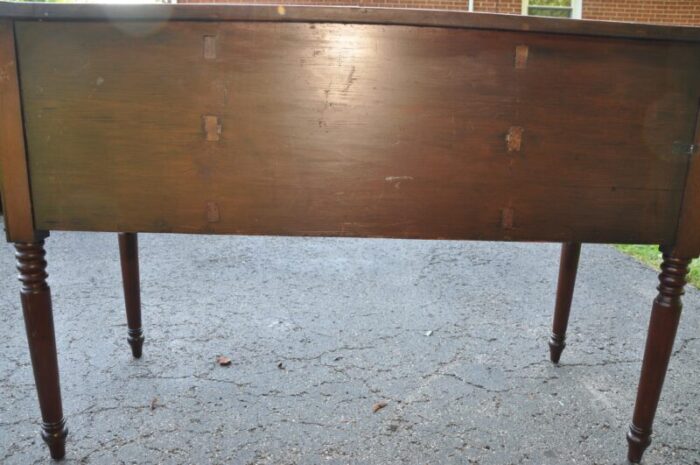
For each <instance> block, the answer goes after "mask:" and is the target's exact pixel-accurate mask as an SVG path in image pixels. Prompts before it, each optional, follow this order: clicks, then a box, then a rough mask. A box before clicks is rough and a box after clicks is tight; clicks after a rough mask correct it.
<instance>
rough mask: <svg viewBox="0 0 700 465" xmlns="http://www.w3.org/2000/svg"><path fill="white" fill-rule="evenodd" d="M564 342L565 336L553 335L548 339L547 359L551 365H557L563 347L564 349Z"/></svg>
mask: <svg viewBox="0 0 700 465" xmlns="http://www.w3.org/2000/svg"><path fill="white" fill-rule="evenodd" d="M565 340H566V337H565V336H563V335H562V336H560V335H558V334H554V333H552V335H551V336H550V337H549V359H550V360H551V361H552V363H559V359H560V358H561V353H562V352H564V347H566V342H565Z"/></svg>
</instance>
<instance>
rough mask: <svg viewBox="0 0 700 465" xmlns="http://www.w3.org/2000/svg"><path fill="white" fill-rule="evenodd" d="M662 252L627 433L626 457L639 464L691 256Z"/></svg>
mask: <svg viewBox="0 0 700 465" xmlns="http://www.w3.org/2000/svg"><path fill="white" fill-rule="evenodd" d="M662 252H663V262H662V263H661V274H660V275H659V287H658V290H659V294H658V295H657V297H656V299H654V305H653V307H652V310H651V320H650V321H649V332H648V333H647V342H646V348H645V350H644V359H643V361H642V374H641V376H640V379H639V388H638V390H637V402H636V403H635V406H634V415H633V417H632V424H631V425H630V429H629V432H628V433H627V442H628V444H629V446H628V452H627V458H628V459H629V461H630V462H632V463H639V462H640V461H641V460H642V455H643V454H644V451H645V450H646V448H647V447H649V444H651V432H652V426H653V423H654V416H655V415H656V408H657V406H658V404H659V399H660V397H661V390H662V388H663V385H664V379H665V377H666V370H667V368H668V363H669V361H670V359H671V353H672V351H673V342H674V340H675V338H676V330H677V329H678V322H679V320H680V317H681V310H682V308H683V305H682V302H681V296H682V295H683V293H684V290H683V288H684V286H685V276H686V274H688V265H689V264H690V259H687V258H679V257H675V256H674V255H673V251H667V250H665V249H662Z"/></svg>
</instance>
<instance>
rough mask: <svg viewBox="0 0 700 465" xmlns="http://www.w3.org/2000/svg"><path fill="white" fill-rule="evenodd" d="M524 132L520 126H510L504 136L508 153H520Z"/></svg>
mask: <svg viewBox="0 0 700 465" xmlns="http://www.w3.org/2000/svg"><path fill="white" fill-rule="evenodd" d="M523 132H525V130H524V129H523V128H521V127H520V126H511V127H510V129H508V134H507V135H506V145H507V146H508V151H509V152H520V146H521V145H522V141H523Z"/></svg>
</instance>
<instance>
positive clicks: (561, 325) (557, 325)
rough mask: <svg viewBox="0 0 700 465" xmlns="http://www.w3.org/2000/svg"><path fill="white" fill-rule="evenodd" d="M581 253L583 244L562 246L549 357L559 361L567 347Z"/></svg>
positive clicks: (576, 243) (574, 243)
mask: <svg viewBox="0 0 700 465" xmlns="http://www.w3.org/2000/svg"><path fill="white" fill-rule="evenodd" d="M580 255H581V244H580V243H578V242H569V243H566V244H562V246H561V260H560V262H559V281H558V283H557V300H556V304H555V306H554V321H553V323H552V335H551V336H550V338H549V358H550V360H552V362H554V363H559V359H560V358H561V353H562V352H563V351H564V347H566V329H567V326H568V325H569V314H570V312H571V301H572V300H573V298H574V287H575V286H576V272H577V270H578V259H579V256H580Z"/></svg>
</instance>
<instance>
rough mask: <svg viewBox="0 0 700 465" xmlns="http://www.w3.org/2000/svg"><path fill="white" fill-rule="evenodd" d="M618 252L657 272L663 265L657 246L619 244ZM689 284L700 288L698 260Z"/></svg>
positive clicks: (689, 276)
mask: <svg viewBox="0 0 700 465" xmlns="http://www.w3.org/2000/svg"><path fill="white" fill-rule="evenodd" d="M615 248H617V250H619V251H621V252H624V253H626V254H627V255H631V256H632V257H634V258H636V259H637V260H638V261H640V262H642V263H644V264H645V265H648V266H650V267H652V268H654V269H655V270H658V269H659V265H660V264H661V252H659V248H658V247H657V246H655V245H627V244H619V245H616V246H615ZM688 282H689V283H690V284H692V285H693V286H695V287H698V288H700V262H699V261H698V260H693V262H692V263H691V264H690V273H688Z"/></svg>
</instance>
